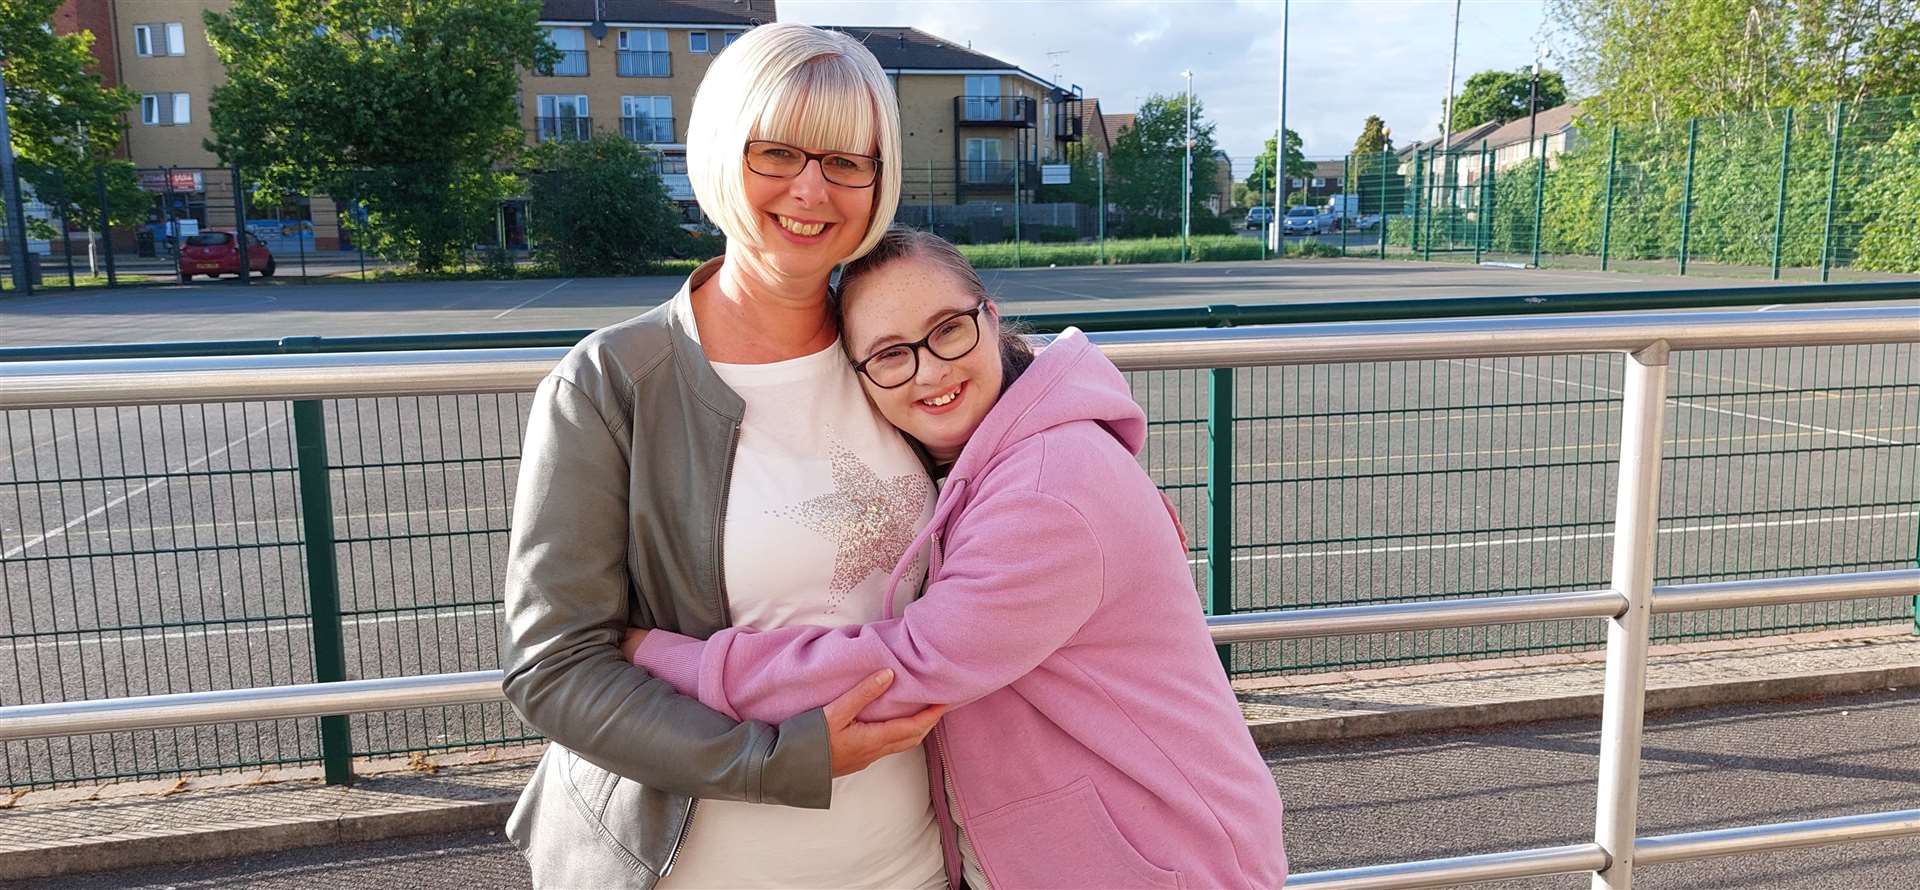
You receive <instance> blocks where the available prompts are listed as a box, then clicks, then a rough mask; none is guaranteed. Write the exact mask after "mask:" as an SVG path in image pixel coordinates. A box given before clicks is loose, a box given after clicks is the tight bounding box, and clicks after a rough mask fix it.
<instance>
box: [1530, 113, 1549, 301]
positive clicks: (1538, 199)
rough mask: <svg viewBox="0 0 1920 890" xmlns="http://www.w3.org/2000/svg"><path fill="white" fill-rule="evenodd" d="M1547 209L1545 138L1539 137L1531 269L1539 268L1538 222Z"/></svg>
mask: <svg viewBox="0 0 1920 890" xmlns="http://www.w3.org/2000/svg"><path fill="white" fill-rule="evenodd" d="M1546 209H1547V137H1545V136H1542V137H1540V164H1539V166H1537V167H1534V168H1533V267H1534V268H1535V269H1538V268H1540V222H1541V220H1542V219H1544V218H1545V214H1546Z"/></svg>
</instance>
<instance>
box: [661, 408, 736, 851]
mask: <svg viewBox="0 0 1920 890" xmlns="http://www.w3.org/2000/svg"><path fill="white" fill-rule="evenodd" d="M739 453H740V424H739V423H737V422H736V423H734V425H733V434H732V437H731V438H730V439H729V440H728V442H727V462H726V463H725V464H724V465H723V466H722V468H721V472H720V478H721V479H722V480H724V481H725V482H726V484H725V485H724V486H723V487H721V489H720V512H718V513H717V514H715V516H716V519H715V520H714V528H713V552H714V554H715V556H714V562H715V563H716V564H718V565H720V566H721V569H720V571H718V572H716V573H715V574H716V575H718V577H717V578H715V579H714V589H715V590H717V591H718V592H719V594H720V626H722V627H729V626H731V625H732V624H733V608H732V606H730V605H729V604H728V603H727V572H726V568H725V560H726V553H727V550H726V546H727V496H728V495H730V494H732V493H733V459H734V458H735V457H736V456H737V455H738V454H739ZM698 809H700V798H697V797H690V798H687V819H686V821H684V822H682V823H680V836H679V837H676V838H674V839H673V847H672V849H669V850H667V862H666V864H665V865H663V866H661V868H660V876H661V877H663V878H664V877H666V876H667V875H670V874H672V873H673V863H674V860H676V859H679V858H680V846H681V845H682V844H685V843H686V842H687V832H690V831H692V830H693V814H694V812H695V811H696V810H698Z"/></svg>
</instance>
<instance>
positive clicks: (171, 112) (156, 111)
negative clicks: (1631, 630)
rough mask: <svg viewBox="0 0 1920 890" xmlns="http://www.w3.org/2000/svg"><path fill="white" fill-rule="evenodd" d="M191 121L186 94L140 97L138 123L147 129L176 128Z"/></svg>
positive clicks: (153, 94) (159, 94) (152, 94)
mask: <svg viewBox="0 0 1920 890" xmlns="http://www.w3.org/2000/svg"><path fill="white" fill-rule="evenodd" d="M192 121H193V104H192V102H191V101H189V99H188V97H187V94H186V93H147V94H146V95H143V96H141V97H140V122H141V123H143V124H146V125H147V126H149V127H178V126H184V125H186V124H188V123H191V122H192Z"/></svg>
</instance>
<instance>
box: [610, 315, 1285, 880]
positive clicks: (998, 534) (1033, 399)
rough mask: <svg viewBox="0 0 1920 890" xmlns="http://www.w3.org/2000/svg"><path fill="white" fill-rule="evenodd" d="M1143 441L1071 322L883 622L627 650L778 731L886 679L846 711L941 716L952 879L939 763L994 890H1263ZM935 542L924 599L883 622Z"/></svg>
mask: <svg viewBox="0 0 1920 890" xmlns="http://www.w3.org/2000/svg"><path fill="white" fill-rule="evenodd" d="M1146 432H1147V424H1146V416H1145V415H1144V414H1143V413H1142V412H1141V410H1140V407H1139V406H1138V405H1136V404H1135V403H1134V401H1133V397H1132V395H1131V393H1130V392H1129V390H1128V386H1127V382H1126V380H1125V378H1123V377H1122V376H1121V375H1120V372H1119V370H1118V369H1116V368H1115V367H1114V366H1113V363H1112V362H1110V361H1108V360H1107V358H1106V356H1104V355H1102V354H1101V353H1100V350H1099V349H1098V348H1096V347H1095V346H1094V345H1093V344H1092V343H1091V342H1090V341H1088V340H1087V338H1086V337H1085V336H1084V335H1082V334H1081V333H1080V332H1078V331H1075V330H1069V331H1067V332H1066V333H1064V334H1062V335H1060V337H1059V338H1057V339H1056V340H1054V342H1053V343H1052V345H1050V346H1048V347H1047V348H1046V349H1045V350H1043V351H1042V352H1041V353H1040V355H1039V356H1038V357H1037V358H1036V359H1035V360H1034V362H1033V364H1032V366H1031V367H1029V368H1028V370H1027V371H1026V373H1025V374H1023V375H1022V376H1021V377H1020V379H1019V380H1018V381H1016V382H1015V383H1014V385H1013V386H1011V387H1009V388H1008V389H1007V391H1006V393H1005V394H1004V395H1003V396H1002V397H1001V398H1000V401H999V403H998V404H996V405H995V406H994V407H993V409H992V410H991V411H990V412H988V414H987V417H986V418H985V420H984V421H983V422H982V423H981V425H980V428H979V429H978V430H977V431H975V433H974V434H973V437H972V439H970V440H969V441H968V442H967V445H966V447H965V449H964V450H963V451H962V452H961V454H960V458H959V460H958V461H957V462H956V463H955V464H954V466H953V469H952V471H951V473H950V474H949V476H948V478H947V482H946V485H945V487H944V488H943V490H942V491H941V494H940V498H939V501H938V503H937V504H936V506H935V508H934V515H933V519H932V521H931V522H929V523H928V525H927V528H926V531H924V532H923V533H922V534H921V537H920V538H919V539H918V540H916V541H915V542H914V545H913V546H912V547H911V548H909V550H908V553H907V555H906V556H904V557H903V558H902V559H901V561H900V566H899V567H898V568H896V569H895V570H894V573H893V577H892V579H891V580H890V582H889V584H890V585H891V586H890V587H889V589H888V592H887V604H888V606H887V610H886V614H887V616H888V618H887V619H886V620H883V621H879V622H875V623H873V624H867V625H851V626H846V627H834V628H826V627H808V626H793V627H784V628H780V629H777V630H771V631H765V632H755V631H751V630H742V629H738V628H729V629H727V630H722V631H720V632H719V633H716V634H714V635H713V636H712V637H711V638H710V639H708V640H706V641H705V642H701V641H699V640H695V639H692V638H689V637H685V636H681V635H678V634H673V633H669V632H663V631H659V630H655V631H651V632H649V633H648V634H647V637H646V639H645V641H644V642H643V643H642V644H641V646H640V649H639V651H638V652H637V653H635V656H634V661H635V663H637V664H639V665H640V666H641V667H643V668H645V669H647V670H648V671H649V672H651V673H653V674H654V675H655V676H657V677H659V678H661V679H663V680H666V681H667V682H669V683H671V684H673V686H674V687H675V688H676V689H678V690H680V691H681V692H683V693H685V694H687V695H692V696H696V697H698V698H699V699H700V701H702V702H703V703H705V704H706V705H707V706H708V707H711V708H713V709H715V710H717V711H720V712H721V713H724V714H727V715H729V716H731V717H733V718H735V719H751V720H762V721H768V722H778V721H780V720H783V719H785V718H788V717H791V716H793V715H795V714H799V713H802V712H804V711H807V710H809V709H812V708H817V707H819V706H821V705H822V704H824V703H825V702H827V701H829V700H831V699H832V698H833V697H835V696H836V695H838V694H839V693H841V692H843V691H845V690H847V689H849V688H851V687H852V686H853V685H854V684H855V683H857V682H859V681H860V680H862V679H864V678H865V677H866V676H867V675H869V674H871V673H873V672H874V671H877V670H880V669H883V668H890V669H892V670H893V672H894V681H893V685H892V686H891V687H890V688H888V690H887V691H886V693H885V694H884V695H883V696H882V697H881V698H880V699H879V700H878V701H876V702H874V703H873V704H872V705H870V706H869V707H868V708H867V710H866V711H865V712H863V713H862V714H861V717H862V719H866V720H883V719H888V718H893V717H899V716H903V715H906V714H910V713H913V712H915V711H917V710H919V709H920V708H922V707H925V706H927V705H931V704H952V705H956V706H958V707H956V708H955V709H954V710H952V711H951V712H949V713H948V714H947V715H946V716H945V717H944V718H943V719H942V720H941V722H940V724H939V726H938V727H937V728H936V729H935V730H934V733H933V735H932V736H931V737H930V743H929V745H928V749H929V757H928V764H929V772H930V774H931V776H930V778H931V779H932V786H933V803H934V812H935V814H936V815H937V817H938V818H939V820H940V822H941V827H942V838H943V841H944V842H945V847H946V855H947V874H948V875H950V876H953V880H954V881H955V882H956V883H957V881H958V876H959V875H960V873H961V868H960V861H959V851H958V848H957V846H956V844H955V842H954V831H953V827H952V825H951V824H950V820H949V819H948V818H947V801H946V792H945V788H944V787H943V785H944V784H945V783H943V782H942V781H941V778H942V774H941V769H942V763H943V762H944V768H945V769H946V770H948V771H949V772H950V775H949V776H947V777H946V778H949V779H950V780H951V783H952V787H953V789H954V796H955V801H956V805H957V807H958V809H959V811H960V813H961V817H962V820H963V822H964V824H965V826H966V834H967V840H968V843H969V845H970V846H971V847H972V848H973V850H974V853H975V855H976V856H977V857H978V858H979V860H980V863H981V865H982V867H983V868H984V870H985V871H986V874H987V878H988V880H989V881H991V882H992V884H993V888H994V890H1019V888H1068V887H1099V888H1125V887H1165V888H1188V890H1195V888H1212V887H1232V888H1248V890H1254V888H1258V890H1269V888H1275V887H1279V886H1280V885H1281V884H1282V883H1283V882H1284V881H1285V880H1286V874H1287V858H1286V853H1285V850H1284V849H1283V847H1282V843H1281V828H1280V820H1281V803H1280V795H1279V792H1278V790H1277V789H1276V788H1275V787H1274V781H1273V774H1272V772H1271V771H1270V770H1269V769H1268V768H1267V766H1266V764H1265V762H1264V761H1263V760H1262V759H1261V757H1260V752H1259V751H1258V750H1257V749H1256V748H1255V747H1254V744H1253V740H1252V739H1251V737H1249V735H1248V734H1247V731H1246V724H1245V722H1244V718H1243V717H1242V715H1241V712H1240V708H1239V705H1238V703H1237V702H1236V700H1235V699H1234V696H1233V692H1232V689H1231V688H1230V687H1229V686H1228V684H1227V677H1226V673H1225V672H1224V671H1223V670H1221V667H1220V662H1219V659H1218V657H1217V656H1216V655H1215V652H1214V648H1213V645H1212V642H1211V639H1210V638H1209V637H1208V635H1207V628H1206V623H1205V619H1204V618H1203V617H1202V615H1201V610H1200V608H1199V602H1200V601H1199V596H1198V594H1196V593H1195V591H1194V586H1193V576H1192V573H1191V571H1190V570H1189V568H1188V565H1187V558H1186V556H1187V555H1186V552H1185V550H1184V548H1183V547H1182V545H1181V543H1180V539H1179V537H1178V534H1177V532H1176V529H1175V527H1174V524H1173V521H1172V519H1171V518H1170V516H1169V513H1168V510H1167V508H1166V505H1165V501H1164V500H1163V499H1162V498H1161V496H1160V493H1159V492H1158V490H1156V489H1155V488H1154V485H1153V482H1152V481H1151V480H1150V479H1148V478H1147V474H1146V473H1145V472H1143V471H1142V470H1141V468H1140V465H1139V463H1137V462H1136V460H1135V457H1134V455H1135V454H1136V453H1138V452H1139V450H1140V447H1141V445H1142V443H1143V442H1144V440H1145V438H1146ZM929 540H931V542H932V553H931V559H930V563H929V570H928V574H927V586H926V590H925V594H924V595H923V596H922V597H921V598H920V599H919V600H917V601H914V602H913V603H911V604H910V605H908V606H906V607H905V609H904V610H901V611H900V612H899V614H898V617H894V616H895V614H896V612H895V609H894V607H893V604H894V603H895V602H896V601H897V600H899V599H904V598H905V597H897V596H896V593H897V588H898V586H899V584H900V579H901V576H902V575H903V574H904V572H905V571H906V569H907V567H908V566H909V565H910V564H911V563H912V562H913V559H914V555H915V554H916V553H917V552H919V550H920V549H921V547H922V546H923V545H925V544H926V543H927V542H928V541H929ZM908 595H911V594H910V593H909V594H908Z"/></svg>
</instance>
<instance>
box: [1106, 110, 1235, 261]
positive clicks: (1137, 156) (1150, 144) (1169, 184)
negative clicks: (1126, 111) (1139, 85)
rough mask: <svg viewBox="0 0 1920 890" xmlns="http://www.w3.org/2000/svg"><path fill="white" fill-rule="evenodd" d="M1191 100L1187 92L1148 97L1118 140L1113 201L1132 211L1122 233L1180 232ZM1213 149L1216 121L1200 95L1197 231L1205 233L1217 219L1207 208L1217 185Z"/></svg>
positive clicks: (1112, 180)
mask: <svg viewBox="0 0 1920 890" xmlns="http://www.w3.org/2000/svg"><path fill="white" fill-rule="evenodd" d="M1186 101H1187V100H1186V97H1185V96H1172V97H1168V96H1157V95H1156V96H1149V97H1147V100H1146V101H1145V102H1142V103H1141V104H1140V112H1139V114H1138V115H1136V116H1135V118H1134V122H1133V126H1131V127H1129V128H1127V131H1126V132H1125V133H1122V134H1120V138H1119V140H1117V141H1115V142H1114V144H1113V159H1112V163H1111V165H1110V167H1111V169H1109V170H1108V175H1109V179H1108V183H1107V200H1109V201H1111V202H1113V203H1114V204H1115V205H1117V206H1118V207H1119V208H1120V209H1121V211H1122V212H1124V213H1125V215H1126V221H1125V223H1123V224H1122V226H1121V227H1120V228H1121V232H1120V233H1121V234H1124V235H1170V234H1177V233H1179V231H1180V192H1181V183H1180V170H1181V167H1182V165H1183V164H1184V159H1185V157H1186V133H1187V131H1186V120H1187V118H1186V113H1187V105H1186ZM1213 149H1214V142H1213V123H1212V122H1210V121H1208V120H1207V119H1206V112H1205V109H1204V107H1203V104H1202V103H1201V102H1200V100H1198V99H1195V100H1194V103H1193V170H1192V174H1193V190H1192V208H1191V209H1192V218H1193V225H1194V229H1193V230H1194V231H1195V232H1200V231H1202V229H1203V225H1202V221H1203V220H1212V219H1215V217H1214V216H1213V215H1212V214H1211V213H1208V212H1207V209H1206V206H1205V205H1206V200H1207V199H1208V198H1210V197H1212V196H1213V193H1214V189H1215V186H1214V181H1213V171H1214V164H1215V161H1214V159H1213Z"/></svg>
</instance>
